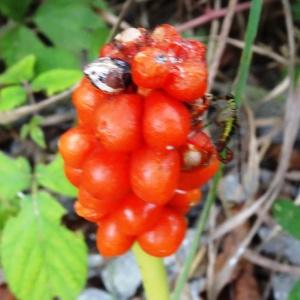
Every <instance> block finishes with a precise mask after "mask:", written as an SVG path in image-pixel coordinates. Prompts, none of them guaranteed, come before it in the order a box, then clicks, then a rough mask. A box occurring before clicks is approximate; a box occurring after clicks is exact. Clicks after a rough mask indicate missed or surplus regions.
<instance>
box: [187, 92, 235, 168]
mask: <svg viewBox="0 0 300 300" xmlns="http://www.w3.org/2000/svg"><path fill="white" fill-rule="evenodd" d="M210 106H213V107H214V108H215V109H216V114H215V116H214V117H212V121H210V122H209V123H208V124H207V125H205V126H204V125H203V120H202V117H203V114H204V113H205V112H206V111H208V108H209V107H210ZM237 109H238V107H237V103H236V100H235V98H234V96H233V95H227V96H220V97H216V96H214V95H212V94H206V95H205V96H204V97H203V98H202V99H200V100H199V101H197V102H195V103H194V104H192V108H191V113H192V120H193V122H192V126H193V129H194V130H195V131H197V130H201V129H203V128H204V127H206V126H208V125H210V124H211V123H215V124H216V126H217V127H218V128H219V133H218V137H217V140H216V142H215V143H214V144H215V147H216V149H217V152H218V156H219V159H220V161H222V162H223V163H228V162H229V161H231V160H232V158H233V152H232V150H231V149H230V148H229V147H228V144H229V142H230V140H231V138H232V136H233V134H234V132H235V129H236V127H237V124H238V117H237V116H238V115H237Z"/></svg>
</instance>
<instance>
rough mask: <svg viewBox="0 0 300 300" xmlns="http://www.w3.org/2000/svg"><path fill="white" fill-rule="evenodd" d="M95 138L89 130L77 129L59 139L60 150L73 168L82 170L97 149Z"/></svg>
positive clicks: (66, 161) (72, 129)
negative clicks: (90, 155) (89, 156)
mask: <svg viewBox="0 0 300 300" xmlns="http://www.w3.org/2000/svg"><path fill="white" fill-rule="evenodd" d="M95 144H96V143H95V138H94V136H93V135H92V134H91V133H90V132H88V131H87V130H85V129H83V128H80V127H75V128H71V129H69V130H68V131H67V132H65V133H64V134H63V135H62V136H61V137H60V139H59V142H58V148H59V151H60V153H61V155H62V157H63V159H64V161H65V163H66V164H68V165H69V166H71V167H74V168H80V167H81V166H82V164H83V163H84V161H85V160H86V159H87V157H88V155H89V154H90V153H91V152H92V151H93V150H94V148H95Z"/></svg>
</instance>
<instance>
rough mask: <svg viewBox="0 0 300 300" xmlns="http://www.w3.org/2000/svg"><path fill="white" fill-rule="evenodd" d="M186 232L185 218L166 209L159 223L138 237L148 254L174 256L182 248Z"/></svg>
mask: <svg viewBox="0 0 300 300" xmlns="http://www.w3.org/2000/svg"><path fill="white" fill-rule="evenodd" d="M185 231H186V222H185V219H184V218H183V216H182V215H181V214H180V213H178V212H176V211H174V210H171V209H167V208H166V209H164V212H163V214H162V217H161V219H160V221H159V223H158V224H157V225H156V226H154V227H153V228H152V229H151V230H149V231H147V232H145V233H143V234H142V235H140V236H139V237H138V239H137V240H138V242H139V244H140V246H141V247H142V248H143V250H144V251H146V252H147V253H148V254H150V255H153V256H158V257H164V256H169V255H171V254H173V253H174V252H175V251H176V250H177V249H178V247H179V246H180V244H181V242H182V240H183V238H184V234H185Z"/></svg>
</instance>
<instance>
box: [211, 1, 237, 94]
mask: <svg viewBox="0 0 300 300" xmlns="http://www.w3.org/2000/svg"><path fill="white" fill-rule="evenodd" d="M236 4H237V0H230V2H229V6H228V9H227V14H226V17H225V19H224V22H223V25H222V29H221V34H220V37H219V40H218V47H217V50H216V52H215V54H214V60H213V62H212V64H211V66H210V72H209V76H208V91H210V90H211V87H212V84H213V82H214V79H215V77H216V75H217V71H218V68H219V65H220V61H221V58H222V55H223V52H224V49H225V45H226V38H227V37H228V34H229V30H230V27H231V24H232V21H233V16H234V10H235V8H236Z"/></svg>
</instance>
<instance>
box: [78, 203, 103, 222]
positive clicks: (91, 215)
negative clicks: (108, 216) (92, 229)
mask: <svg viewBox="0 0 300 300" xmlns="http://www.w3.org/2000/svg"><path fill="white" fill-rule="evenodd" d="M74 208H75V211H76V213H77V215H78V216H80V217H82V218H84V219H86V220H88V221H90V222H95V223H96V222H98V221H99V220H100V218H101V217H102V216H101V214H99V213H98V211H97V210H95V209H93V208H89V207H85V206H84V205H82V204H81V203H80V202H78V201H76V202H75V205H74Z"/></svg>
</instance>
